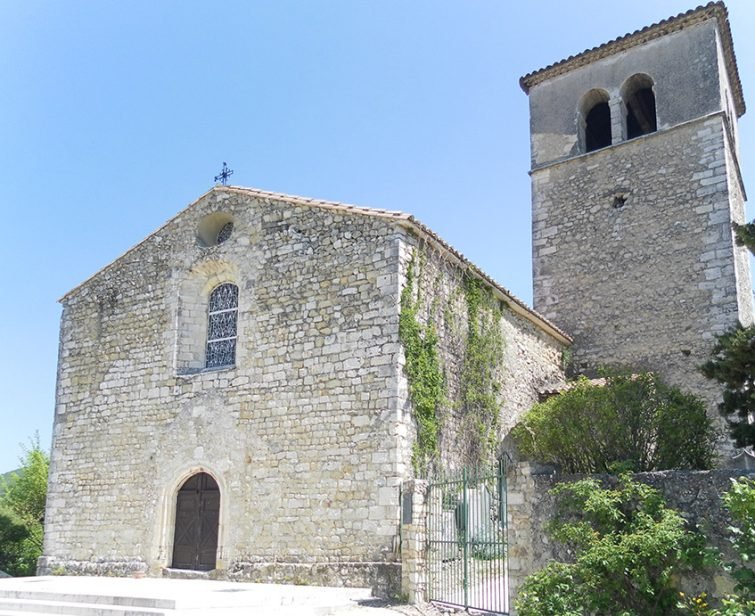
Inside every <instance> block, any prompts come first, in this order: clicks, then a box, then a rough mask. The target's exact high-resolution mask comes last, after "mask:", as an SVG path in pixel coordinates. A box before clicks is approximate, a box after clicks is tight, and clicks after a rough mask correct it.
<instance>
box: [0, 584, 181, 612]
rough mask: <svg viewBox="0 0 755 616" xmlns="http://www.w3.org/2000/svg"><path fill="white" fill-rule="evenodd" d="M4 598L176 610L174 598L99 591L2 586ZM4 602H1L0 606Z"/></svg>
mask: <svg viewBox="0 0 755 616" xmlns="http://www.w3.org/2000/svg"><path fill="white" fill-rule="evenodd" d="M3 599H21V600H26V599H32V600H39V601H52V602H56V603H96V604H100V605H106V606H113V607H121V606H122V607H134V608H142V607H145V608H150V609H155V608H159V609H167V610H174V609H175V608H176V601H175V600H173V599H161V598H157V597H140V596H138V595H134V596H127V595H123V596H121V595H113V594H104V595H103V594H97V593H87V592H84V593H62V592H47V591H40V590H26V589H24V590H20V589H3V588H0V601H2V600H3ZM1 605H2V603H0V606H1Z"/></svg>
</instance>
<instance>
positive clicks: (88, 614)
mask: <svg viewBox="0 0 755 616" xmlns="http://www.w3.org/2000/svg"><path fill="white" fill-rule="evenodd" d="M5 611H10V612H17V613H23V614H46V615H56V616H57V615H68V616H166V615H167V614H168V612H170V611H172V610H168V611H167V612H166V610H164V609H160V608H148V607H129V606H124V605H107V604H105V603H82V602H79V601H50V600H47V601H44V600H40V599H4V598H0V613H3V612H5Z"/></svg>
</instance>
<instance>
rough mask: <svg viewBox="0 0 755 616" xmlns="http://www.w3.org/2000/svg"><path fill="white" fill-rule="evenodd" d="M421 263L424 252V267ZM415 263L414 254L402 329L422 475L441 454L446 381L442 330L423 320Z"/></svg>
mask: <svg viewBox="0 0 755 616" xmlns="http://www.w3.org/2000/svg"><path fill="white" fill-rule="evenodd" d="M421 265H422V258H421V256H420V271H421ZM415 266H416V263H415V258H414V256H412V259H411V261H410V262H409V265H408V268H407V272H406V284H405V285H404V288H403V289H402V291H401V314H400V316H399V328H398V331H399V338H400V339H401V343H402V344H403V345H404V354H405V356H406V365H405V370H406V375H407V378H408V381H409V399H410V401H411V403H412V409H413V412H414V419H415V420H416V422H417V440H416V441H415V443H414V448H413V451H412V465H413V467H414V472H415V474H417V475H421V474H424V473H426V472H427V470H428V469H429V468H430V466H431V465H432V463H433V462H434V461H435V460H436V458H437V456H438V437H439V433H440V418H439V417H440V416H439V408H440V405H441V402H442V401H443V398H444V395H445V384H444V379H443V371H442V370H441V365H440V359H439V357H438V334H437V331H436V329H435V326H434V324H433V322H432V319H428V321H427V323H422V322H420V320H419V310H420V304H421V299H422V298H421V296H420V285H419V283H418V282H417V280H416V278H417V277H416V275H415ZM415 282H417V285H416V286H417V288H416V290H415Z"/></svg>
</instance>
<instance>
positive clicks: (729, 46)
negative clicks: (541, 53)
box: [519, 1, 747, 117]
mask: <svg viewBox="0 0 755 616" xmlns="http://www.w3.org/2000/svg"><path fill="white" fill-rule="evenodd" d="M709 19H715V20H716V21H717V22H718V29H719V31H720V33H721V42H722V44H723V50H724V59H725V64H726V70H727V72H728V74H729V81H730V82H731V89H732V94H733V96H734V106H735V108H736V112H737V117H741V116H742V115H744V113H745V111H746V110H747V107H746V105H745V100H744V95H743V94H742V82H741V81H740V79H739V70H738V69H737V57H736V55H735V54H734V44H733V42H732V38H731V28H730V26H729V13H728V11H727V10H726V5H724V3H723V2H720V1H719V2H709V3H708V4H706V5H705V6H698V7H697V8H696V9H691V10H689V11H687V12H685V13H680V14H679V15H676V16H675V17H669V18H668V19H664V20H662V21H659V22H658V23H655V24H652V25H650V26H645V27H644V28H641V29H640V30H635V31H634V32H630V33H628V34H625V35H624V36H620V37H618V38H615V39H613V40H612V41H608V42H607V43H603V44H602V45H598V46H597V47H593V48H592V49H586V50H585V51H583V52H581V53H578V54H576V55H573V56H569V57H568V58H565V59H563V60H559V61H558V62H554V63H553V64H550V65H548V66H546V67H545V68H541V69H539V70H536V71H532V72H531V73H527V74H526V75H524V76H523V77H521V78H520V79H519V85H520V86H521V87H522V90H524V91H525V92H526V93H529V91H530V88H532V86H535V85H537V84H539V83H542V82H544V81H547V80H548V79H552V78H553V77H557V76H558V75H563V74H564V73H568V72H569V71H573V70H574V69H576V68H580V67H582V66H585V65H587V64H590V63H592V62H595V61H596V60H600V59H602V58H606V57H608V56H611V55H613V54H616V53H619V52H622V51H625V50H627V49H630V48H632V47H636V46H637V45H643V44H645V43H647V42H648V41H652V40H653V39H657V38H660V37H662V36H665V35H666V34H670V33H672V32H678V31H679V30H683V29H684V28H689V27H690V26H694V25H697V24H699V23H702V22H704V21H707V20H709Z"/></svg>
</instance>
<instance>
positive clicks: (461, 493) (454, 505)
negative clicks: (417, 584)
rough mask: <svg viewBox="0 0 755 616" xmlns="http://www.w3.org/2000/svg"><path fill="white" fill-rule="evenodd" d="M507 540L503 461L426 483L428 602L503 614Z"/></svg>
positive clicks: (506, 606) (506, 598) (505, 610)
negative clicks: (488, 466) (492, 465)
mask: <svg viewBox="0 0 755 616" xmlns="http://www.w3.org/2000/svg"><path fill="white" fill-rule="evenodd" d="M507 539H508V537H507V532H506V467H505V461H504V460H501V461H500V462H499V463H498V464H497V465H496V466H495V467H494V468H487V469H485V468H465V469H463V470H462V471H461V473H459V474H458V475H457V476H456V477H439V478H437V479H435V480H431V481H430V482H429V484H428V516H427V564H428V584H427V599H428V600H429V601H434V602H436V603H445V604H448V605H453V606H457V607H463V608H467V609H474V610H479V611H483V612H489V613H492V614H508V613H509V596H508V567H507V558H506V556H507Z"/></svg>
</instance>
